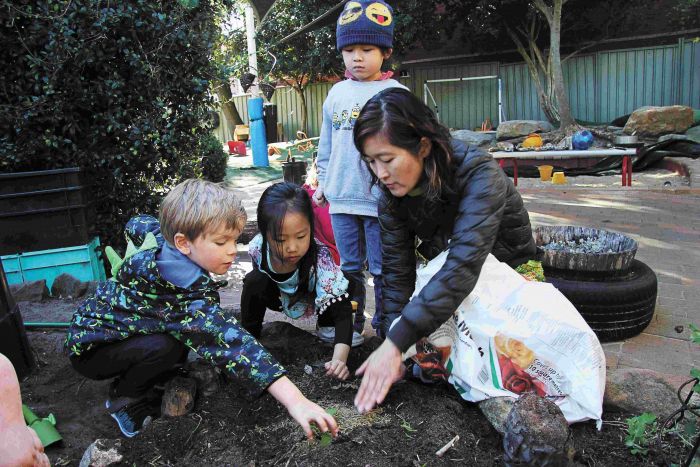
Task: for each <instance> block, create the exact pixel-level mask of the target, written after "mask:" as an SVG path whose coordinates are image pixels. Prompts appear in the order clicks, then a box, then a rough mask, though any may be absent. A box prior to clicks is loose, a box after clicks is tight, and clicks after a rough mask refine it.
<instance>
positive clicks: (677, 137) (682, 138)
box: [659, 133, 688, 143]
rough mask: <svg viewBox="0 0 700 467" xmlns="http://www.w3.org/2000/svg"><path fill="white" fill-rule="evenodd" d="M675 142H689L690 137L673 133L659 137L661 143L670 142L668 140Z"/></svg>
mask: <svg viewBox="0 0 700 467" xmlns="http://www.w3.org/2000/svg"><path fill="white" fill-rule="evenodd" d="M670 139H672V140H674V141H687V140H688V137H687V136H686V135H675V134H673V133H671V134H668V135H661V136H659V143H661V142H663V141H668V140H670Z"/></svg>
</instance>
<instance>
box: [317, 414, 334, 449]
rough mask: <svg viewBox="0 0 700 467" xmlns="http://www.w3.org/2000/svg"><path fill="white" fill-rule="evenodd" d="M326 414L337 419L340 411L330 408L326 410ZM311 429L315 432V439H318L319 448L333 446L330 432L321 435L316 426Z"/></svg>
mask: <svg viewBox="0 0 700 467" xmlns="http://www.w3.org/2000/svg"><path fill="white" fill-rule="evenodd" d="M326 413H327V414H328V415H330V416H331V417H335V415H336V414H337V413H338V409H337V408H335V407H329V408H327V409H326ZM311 429H312V430H313V432H314V437H318V445H319V446H321V447H326V446H330V445H331V443H332V442H333V435H331V434H330V433H328V432H326V433H321V432H320V431H319V430H318V428H317V427H316V426H313V427H312V428H311Z"/></svg>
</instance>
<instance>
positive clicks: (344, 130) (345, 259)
mask: <svg viewBox="0 0 700 467" xmlns="http://www.w3.org/2000/svg"><path fill="white" fill-rule="evenodd" d="M393 35H394V11H393V9H392V8H391V6H389V5H388V4H386V3H384V2H383V1H368V0H360V1H350V2H347V3H346V4H345V8H344V9H343V11H342V12H341V14H340V16H339V17H338V22H337V26H336V41H337V48H338V50H339V51H340V52H341V54H342V56H343V62H344V64H345V77H346V78H347V79H346V80H344V81H341V82H339V83H337V84H336V85H334V86H333V88H332V89H331V90H330V92H329V93H328V97H327V98H326V100H325V102H324V104H323V123H322V126H321V135H320V141H319V147H318V158H317V166H318V181H319V186H318V188H317V190H316V192H315V193H314V201H315V202H316V204H318V205H319V206H323V205H325V203H326V202H328V203H330V214H331V223H332V226H333V233H334V235H335V240H336V245H337V247H338V252H339V253H340V267H341V269H342V271H343V273H345V276H346V277H347V278H348V280H349V281H350V290H351V297H352V300H354V301H356V302H357V303H358V307H357V312H356V315H355V322H354V329H355V332H357V333H362V330H363V328H364V321H365V316H364V309H365V295H366V287H365V275H364V270H365V264H368V265H369V272H370V274H371V275H372V277H373V279H374V301H375V314H374V318H373V319H372V327H373V328H374V329H375V330H377V332H378V333H379V329H380V322H381V316H382V298H381V297H382V295H381V283H382V282H381V281H382V262H381V260H382V257H381V254H382V253H381V240H380V233H379V222H378V220H377V203H378V195H379V193H378V191H377V190H376V187H374V188H371V187H370V175H369V172H368V169H367V167H366V166H365V164H362V163H360V162H361V161H360V154H359V152H358V151H357V148H355V145H354V143H353V137H352V129H353V127H354V125H355V121H356V120H357V117H358V116H359V114H360V110H361V109H362V107H363V106H364V105H365V103H366V102H367V101H368V100H369V99H370V98H371V97H372V96H374V95H375V94H376V93H378V92H379V91H382V90H384V89H387V88H393V87H400V88H404V89H406V88H405V86H403V85H402V84H400V83H399V82H398V81H396V80H394V79H391V76H392V74H393V73H392V72H391V71H388V72H382V64H383V62H384V60H387V59H388V58H389V57H390V56H391V54H392V52H393V48H392V47H393ZM327 332H332V329H329V330H325V329H319V336H321V335H322V334H323V335H325V334H326V333H327ZM329 337H330V336H329ZM354 337H356V336H354Z"/></svg>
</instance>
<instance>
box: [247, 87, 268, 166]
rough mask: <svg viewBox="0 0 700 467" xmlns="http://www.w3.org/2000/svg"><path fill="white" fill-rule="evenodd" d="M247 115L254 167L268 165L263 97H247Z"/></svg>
mask: <svg viewBox="0 0 700 467" xmlns="http://www.w3.org/2000/svg"><path fill="white" fill-rule="evenodd" d="M248 117H249V120H250V122H249V126H250V147H251V149H252V150H253V165H254V166H255V167H268V166H269V165H270V161H269V159H268V158H267V137H266V135H265V122H264V121H263V98H262V97H255V98H252V99H248Z"/></svg>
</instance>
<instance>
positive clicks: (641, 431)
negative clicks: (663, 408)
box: [625, 412, 657, 456]
mask: <svg viewBox="0 0 700 467" xmlns="http://www.w3.org/2000/svg"><path fill="white" fill-rule="evenodd" d="M626 421H627V436H626V437H625V446H627V447H628V448H630V452H631V453H632V454H634V455H637V454H641V455H642V456H646V455H647V454H648V452H649V441H651V439H652V437H653V436H654V434H655V433H656V431H657V422H656V415H654V414H653V413H649V412H644V413H643V414H641V415H639V416H637V417H632V418H628V419H627V420H626Z"/></svg>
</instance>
